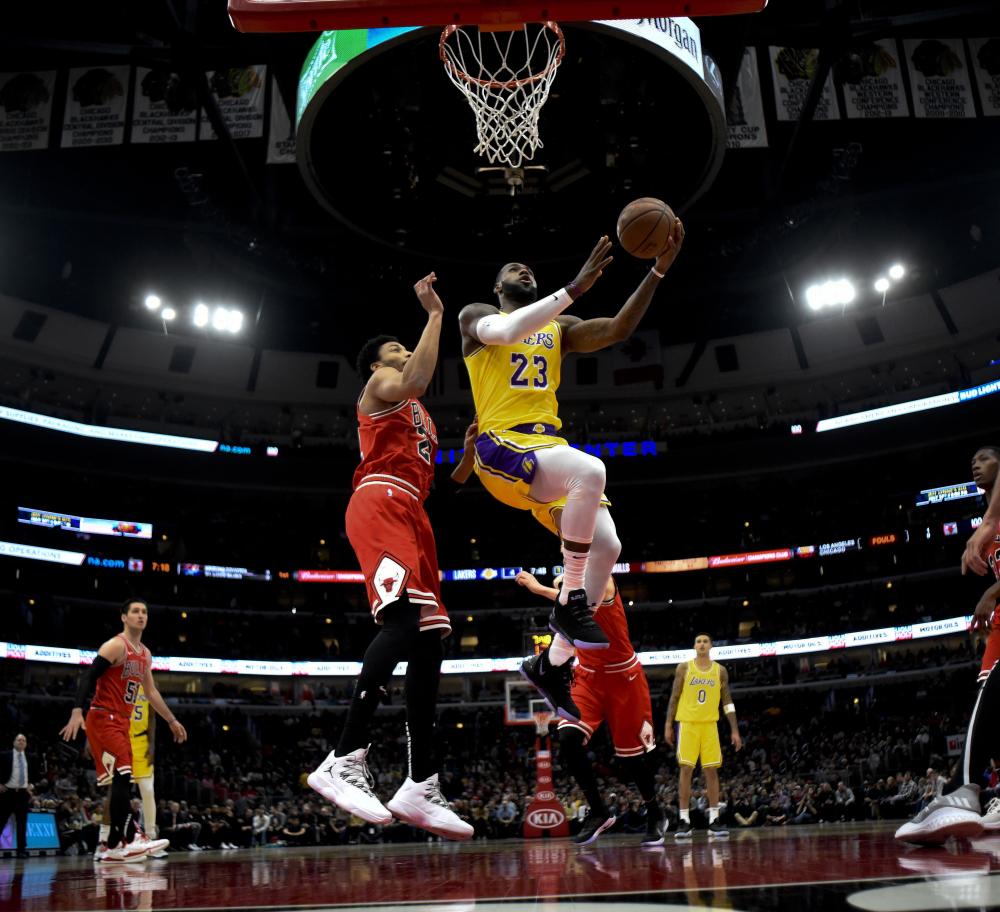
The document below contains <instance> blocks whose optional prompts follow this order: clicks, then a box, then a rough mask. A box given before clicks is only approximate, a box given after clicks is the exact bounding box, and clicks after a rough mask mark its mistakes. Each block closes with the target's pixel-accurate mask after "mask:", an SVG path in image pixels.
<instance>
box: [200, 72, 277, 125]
mask: <svg viewBox="0 0 1000 912" xmlns="http://www.w3.org/2000/svg"><path fill="white" fill-rule="evenodd" d="M206 75H207V76H208V85H209V88H211V90H212V94H213V95H214V96H215V100H216V101H217V102H218V105H219V110H220V111H221V112H222V119H223V120H224V121H225V123H226V126H227V127H228V128H229V133H230V135H231V136H232V137H233V139H258V138H260V137H261V136H263V135H264V91H265V86H266V85H267V67H266V66H264V65H263V64H258V65H256V66H247V67H234V68H232V69H229V70H214V71H213V70H209V71H208V73H207V74H206ZM198 138H199V139H218V138H219V137H218V136H217V135H216V132H215V130H213V129H212V124H211V122H210V121H209V119H208V115H207V114H206V113H205V112H204V111H202V112H201V133H200V134H199V137H198Z"/></svg>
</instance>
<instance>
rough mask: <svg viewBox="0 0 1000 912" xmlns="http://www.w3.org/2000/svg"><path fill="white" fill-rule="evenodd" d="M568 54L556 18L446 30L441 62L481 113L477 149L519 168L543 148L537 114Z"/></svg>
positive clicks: (473, 109) (477, 125)
mask: <svg viewBox="0 0 1000 912" xmlns="http://www.w3.org/2000/svg"><path fill="white" fill-rule="evenodd" d="M565 53H566V40H565V38H563V33H562V30H561V29H560V28H559V26H558V25H557V24H556V23H555V22H537V23H528V24H526V25H523V26H519V27H518V28H516V29H514V30H512V31H482V30H481V29H479V28H476V27H475V26H461V25H449V26H448V27H447V28H446V29H445V30H444V31H443V32H442V33H441V61H442V62H443V63H444V71H445V73H447V74H448V78H449V79H450V80H451V81H452V82H453V83H454V84H455V85H456V86H457V87H458V89H459V91H460V92H461V93H462V94H463V95H464V96H465V98H466V100H467V101H468V102H469V105H470V107H471V108H472V112H473V113H474V114H475V115H476V134H477V136H478V138H479V142H478V143H477V145H476V152H478V153H479V154H480V155H485V156H486V158H487V159H488V160H489V161H490V163H491V164H496V163H498V162H502V163H503V164H505V165H507V166H509V167H511V168H519V167H521V164H522V163H523V162H524V161H525V160H526V159H528V160H530V159H531V158H532V157H533V156H534V154H535V152H536V151H537V150H538V149H540V148H541V147H542V140H541V139H540V138H539V135H538V115H539V114H540V113H541V110H542V105H544V104H545V102H546V100H547V99H548V97H549V90H550V89H551V88H552V80H553V79H555V76H556V70H558V69H559V64H560V63H562V59H563V56H564V55H565Z"/></svg>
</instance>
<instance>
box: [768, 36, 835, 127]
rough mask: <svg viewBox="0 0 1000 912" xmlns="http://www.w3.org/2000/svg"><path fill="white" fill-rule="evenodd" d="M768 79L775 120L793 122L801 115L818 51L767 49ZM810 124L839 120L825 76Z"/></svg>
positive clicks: (830, 86)
mask: <svg viewBox="0 0 1000 912" xmlns="http://www.w3.org/2000/svg"><path fill="white" fill-rule="evenodd" d="M770 52H771V77H772V79H773V80H774V106H775V108H776V109H777V112H778V120H785V121H796V120H798V119H799V116H800V115H801V113H802V108H803V107H804V106H805V103H806V96H807V95H808V94H809V87H810V86H811V85H812V81H813V77H814V76H815V75H816V70H817V68H818V67H819V49H818V48H790V47H771V48H770ZM812 119H813V120H840V108H839V107H838V106H837V96H836V93H835V92H834V91H833V79H832V78H831V76H830V75H829V74H828V75H827V78H826V82H825V83H824V85H823V92H822V94H821V95H820V98H819V102H818V103H817V104H816V110H815V112H813V117H812Z"/></svg>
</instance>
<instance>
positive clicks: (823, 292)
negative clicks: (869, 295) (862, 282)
mask: <svg viewBox="0 0 1000 912" xmlns="http://www.w3.org/2000/svg"><path fill="white" fill-rule="evenodd" d="M856 296H857V290H856V289H855V288H854V284H853V283H852V282H851V281H850V279H828V280H827V281H826V282H823V283H822V284H817V285H810V286H809V287H808V288H807V289H806V304H807V305H808V306H809V308H810V309H812V310H816V311H819V310H823V308H825V307H838V306H839V307H844V306H846V305H848V304H850V303H851V301H853V300H854V298H855V297H856Z"/></svg>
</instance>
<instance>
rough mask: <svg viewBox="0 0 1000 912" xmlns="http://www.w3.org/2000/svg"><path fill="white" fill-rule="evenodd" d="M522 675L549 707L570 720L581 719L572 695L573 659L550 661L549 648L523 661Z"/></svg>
mask: <svg viewBox="0 0 1000 912" xmlns="http://www.w3.org/2000/svg"><path fill="white" fill-rule="evenodd" d="M521 677H522V678H524V679H525V680H526V681H529V682H530V683H531V684H533V685H534V687H535V690H537V691H538V692H539V693H540V694H541V695H542V697H543V698H544V699H545V702H546V703H548V704H549V709H551V710H552V712H554V713H555V714H556V715H557V716H559V717H560V718H562V719H566V720H567V721H568V722H579V721H580V709H579V707H578V706H577V705H576V703H574V702H573V698H572V697H571V696H570V687H571V686H572V684H573V659H572V658H570V659H569V660H568V661H567V662H566V663H565V664H563V665H553V664H552V663H551V662H550V661H549V653H548V650H546V651H545V652H542V653H539V654H538V655H536V656H529V657H528V658H527V659H525V660H524V661H523V662H522V663H521Z"/></svg>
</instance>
